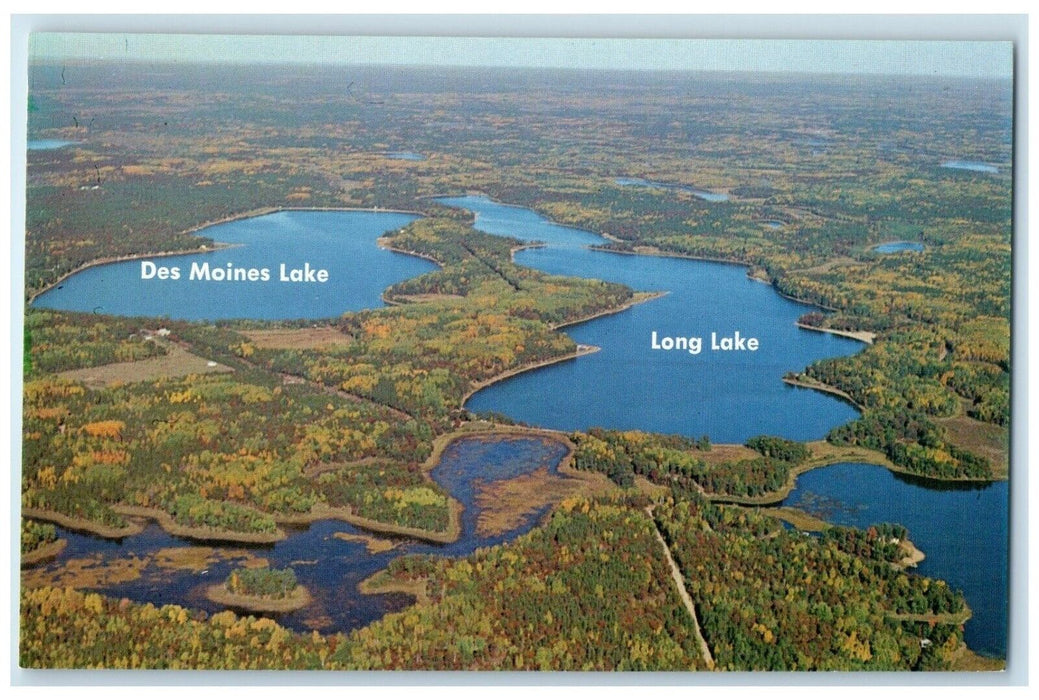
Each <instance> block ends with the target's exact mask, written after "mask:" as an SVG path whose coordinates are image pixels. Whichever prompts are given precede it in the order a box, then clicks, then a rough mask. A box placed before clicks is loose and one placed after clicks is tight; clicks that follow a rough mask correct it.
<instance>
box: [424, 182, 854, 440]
mask: <svg viewBox="0 0 1039 700" xmlns="http://www.w3.org/2000/svg"><path fill="white" fill-rule="evenodd" d="M437 201H439V202H440V203H442V204H446V205H449V206H456V207H462V208H465V209H468V210H470V211H474V212H475V213H476V224H475V226H476V228H478V229H480V230H482V231H486V232H488V233H496V234H502V235H513V236H516V237H518V238H522V239H524V240H541V241H545V242H547V243H548V244H549V245H548V246H547V247H545V248H533V249H529V250H524V251H521V252H519V253H518V254H517V255H516V262H517V263H519V264H521V265H525V266H528V267H533V268H536V269H538V270H542V271H544V272H548V273H552V274H560V275H572V276H577V277H587V278H595V279H604V280H608V281H611V282H621V283H623V284H627V285H629V286H631V287H632V288H634V289H636V290H640V291H667V292H668V294H667V295H666V296H663V297H660V298H658V299H654V300H652V301H649V302H646V303H643V304H638V305H636V306H634V307H632V308H631V309H629V310H628V311H625V312H623V313H619V314H614V315H611V316H604V317H601V318H598V319H594V320H592V321H589V322H586V323H582V324H580V325H577V326H571V327H569V328H567V329H566V333H567V334H568V335H570V336H571V337H572V338H573V339H574V340H576V341H577V342H578V343H583V344H587V345H595V346H598V347H601V348H602V350H601V351H600V352H597V353H594V354H591V355H585V356H583V357H579V358H577V359H575V360H572V361H568V362H562V363H559V364H555V365H551V366H548V367H544V368H542V369H538V370H535V371H533V372H526V373H524V374H520V375H517V376H515V377H512V378H510V379H507V380H505V381H503V382H499V383H497V384H493V385H491V386H490V387H488V388H486V389H483V390H482V391H480V392H478V393H476V394H475V395H474V396H473V397H472V398H471V399H470V400H469V401H468V403H467V404H466V406H467V408H469V409H470V410H472V411H495V412H500V413H504V414H506V415H508V416H511V417H512V418H515V419H517V420H520V421H523V422H526V423H529V424H532V425H538V426H543V427H548V428H556V429H561V430H579V429H587V428H589V427H593V426H600V427H608V428H618V429H623V430H628V429H636V428H638V429H642V430H651V431H654V432H662V433H681V434H684V435H689V436H693V437H699V436H700V435H704V434H707V435H710V437H711V439H712V440H714V441H715V442H743V441H745V440H746V439H747V438H750V437H753V436H754V435H760V434H765V433H767V434H773V435H782V436H785V437H787V438H790V439H795V440H816V439H819V438H822V437H824V436H825V435H826V433H827V432H828V431H829V430H830V429H831V428H833V427H835V426H837V425H840V424H842V423H846V422H847V421H849V420H853V419H854V418H856V417H857V415H858V413H857V411H856V410H855V409H854V408H853V407H852V406H850V405H849V404H847V403H844V402H843V401H840V400H839V399H837V398H835V397H833V396H830V395H827V394H822V393H819V392H816V391H811V390H807V389H801V388H798V387H793V386H790V385H787V384H785V383H784V382H783V381H782V377H783V374H784V373H786V372H788V371H791V370H795V371H799V370H801V369H802V368H803V367H805V366H806V365H808V364H809V363H811V362H812V361H813V360H815V359H818V358H823V357H833V356H836V355H847V354H851V353H854V352H857V351H859V350H860V349H861V348H862V347H863V345H862V344H861V343H859V342H857V341H854V340H851V339H848V338H842V337H839V336H834V335H830V334H825V333H815V332H811V331H806V330H803V329H800V328H798V327H797V326H795V325H794V322H795V321H796V320H797V318H798V317H799V316H801V315H802V314H804V313H806V312H807V311H810V310H811V308H812V307H809V306H805V305H803V304H799V303H796V302H793V301H790V300H788V299H784V298H783V297H781V296H780V295H779V294H777V293H776V292H775V290H774V289H773V288H771V287H770V286H768V285H765V284H762V283H760V282H755V281H753V280H750V279H748V278H747V274H746V270H745V268H743V267H740V266H735V265H723V264H718V263H709V262H703V261H697V260H687V259H682V258H666V257H651V256H636V255H621V254H615V253H606V252H602V251H594V250H589V249H587V248H585V247H583V246H587V245H596V244H602V243H605V242H606V241H605V239H603V238H602V237H600V236H598V235H596V234H593V233H590V232H588V231H581V230H579V229H574V228H569V227H565V226H560V225H558V224H554V223H552V222H550V221H548V220H546V219H544V218H542V217H540V216H538V215H537V214H535V213H534V212H532V211H530V210H528V209H522V208H518V207H510V206H504V205H501V204H498V203H496V202H493V201H491V200H489V199H487V198H485V197H473V196H469V197H453V198H440V199H438V200H437ZM654 331H656V332H657V334H658V339H659V338H662V337H664V336H670V337H677V336H686V337H689V336H694V337H701V338H702V339H703V341H702V343H703V345H702V350H701V352H700V354H698V355H693V354H690V353H689V352H687V351H675V350H672V351H664V350H653V349H652V348H651V340H652V333H653V332H654ZM735 331H739V332H740V334H741V336H743V337H744V338H750V337H754V338H757V339H758V340H759V343H760V347H759V349H758V350H757V351H754V352H751V351H731V352H725V351H713V350H711V349H710V344H711V334H712V332H713V333H716V334H717V337H718V338H721V337H722V336H728V335H730V334H733V333H734V332H735ZM719 343H720V341H719Z"/></svg>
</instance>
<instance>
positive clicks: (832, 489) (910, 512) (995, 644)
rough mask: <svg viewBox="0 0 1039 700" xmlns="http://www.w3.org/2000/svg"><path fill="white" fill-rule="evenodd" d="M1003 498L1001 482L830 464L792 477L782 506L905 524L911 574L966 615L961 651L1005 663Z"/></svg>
mask: <svg viewBox="0 0 1039 700" xmlns="http://www.w3.org/2000/svg"><path fill="white" fill-rule="evenodd" d="M1008 497H1009V490H1008V484H1007V482H1005V481H997V482H994V483H989V484H970V483H957V482H939V481H931V480H924V479H916V478H912V477H907V476H902V475H898V474H893V473H892V472H890V471H888V470H887V469H884V468H883V467H878V466H874V465H872V464H836V465H834V466H831V467H823V468H821V469H815V470H812V471H810V472H807V473H805V474H802V475H801V476H799V477H798V478H797V486H796V488H794V490H793V491H792V492H791V493H790V496H789V497H787V499H786V500H785V501H783V505H787V506H793V507H795V508H801V509H802V510H805V511H807V512H809V513H811V514H812V515H816V516H817V517H820V518H822V519H824V520H826V521H828V522H831V523H834V524H837V525H849V526H854V527H860V528H866V527H869V526H870V525H875V524H877V523H883V522H888V523H901V524H902V525H905V526H906V527H907V528H908V529H909V539H911V540H912V541H913V543H914V544H915V545H916V546H917V547H918V548H919V549H921V550H922V551H923V552H924V555H925V556H926V558H925V559H924V560H923V561H922V562H920V565H919V567H918V569H916V570H917V571H918V572H919V573H921V574H923V575H925V576H932V577H935V578H940V579H944V580H945V581H946V582H948V583H949V585H951V586H953V587H954V588H958V589H960V590H962V591H963V592H964V595H966V597H967V603H968V604H969V605H970V608H971V610H972V611H973V613H974V615H973V617H972V618H971V619H970V620H969V621H968V622H967V625H966V627H965V628H964V634H965V636H966V640H967V644H968V646H970V648H971V649H973V650H974V651H977V652H980V653H983V654H987V655H993V656H999V657H1005V656H1006V650H1007V548H1008V545H1007V542H1008V540H1007V528H1008V523H1007V509H1008V507H1009V503H1008Z"/></svg>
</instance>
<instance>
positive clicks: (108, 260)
mask: <svg viewBox="0 0 1039 700" xmlns="http://www.w3.org/2000/svg"><path fill="white" fill-rule="evenodd" d="M283 211H328V212H335V211H358V212H370V213H387V214H410V215H412V216H419V217H426V216H429V214H428V213H424V212H420V211H411V210H407V209H380V208H378V207H278V206H274V207H260V208H258V209H250V210H249V211H246V212H242V213H240V214H232V215H230V216H225V217H223V218H220V219H212V220H210V221H206V222H203V223H201V224H198V225H197V226H192V227H190V228H186V229H184V230H182V231H178V232H177V233H175V234H173V235H175V236H183V235H187V234H198V232H199V231H202V230H204V229H207V228H210V227H212V226H218V225H220V224H229V223H231V222H234V221H243V220H245V219H256V218H259V217H261V216H268V215H270V214H277V213H279V212H283ZM202 245H203V246H204V247H201V248H185V249H182V250H169V251H162V252H158V253H147V252H145V253H127V254H126V255H113V256H108V257H103V258H96V259H94V260H90V261H88V262H85V263H83V264H82V265H79V266H78V267H76V268H75V269H74V270H71V271H69V272H66V273H65V274H63V275H62V276H61V277H59V278H58V279H56V280H55V281H53V282H50V283H48V284H47V285H46V286H44V287H43V288H42V289H40V290H38V291H35V292H33V293H32V294H30V295H29V297H28V299H27V300H26V305H27V306H31V305H32V303H33V302H34V301H36V298H37V297H39V296H40V295H41V294H44V293H45V292H49V291H50V290H51V289H54V288H55V287H57V286H58V285H60V284H61V283H62V282H64V281H65V280H67V279H68V278H69V277H72V276H73V275H75V274H77V273H80V272H83V271H84V270H89V269H90V268H92V267H99V266H101V265H110V264H112V263H119V262H131V261H133V260H144V259H146V258H168V257H172V256H177V255H196V254H199V253H213V252H216V251H219V250H226V249H228V248H235V247H238V245H240V244H229V243H221V242H220V241H215V240H214V241H213V245H212V246H208V245H206V244H202ZM419 257H422V256H419ZM437 264H438V265H439V263H437Z"/></svg>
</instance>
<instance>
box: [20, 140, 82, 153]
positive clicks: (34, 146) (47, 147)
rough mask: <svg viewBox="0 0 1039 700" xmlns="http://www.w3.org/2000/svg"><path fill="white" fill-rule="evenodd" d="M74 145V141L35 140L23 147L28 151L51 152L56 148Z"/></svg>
mask: <svg viewBox="0 0 1039 700" xmlns="http://www.w3.org/2000/svg"><path fill="white" fill-rule="evenodd" d="M75 143H76V142H75V141H59V140H58V139H37V140H35V141H29V142H27V143H26V144H25V147H26V148H27V149H29V150H30V151H53V150H54V149H57V148H64V147H65V146H72V145H74V144H75Z"/></svg>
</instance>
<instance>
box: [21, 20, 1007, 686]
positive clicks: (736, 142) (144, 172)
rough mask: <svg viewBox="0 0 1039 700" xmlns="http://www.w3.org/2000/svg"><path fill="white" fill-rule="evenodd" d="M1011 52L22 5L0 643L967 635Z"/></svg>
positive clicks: (996, 420)
mask: <svg viewBox="0 0 1039 700" xmlns="http://www.w3.org/2000/svg"><path fill="white" fill-rule="evenodd" d="M1013 55H1014V45H1013V43H1011V42H995V41H950V42H938V41H850V40H839V41H838V40H825V41H824V40H798V41H792V40H753V41H751V40H702V39H682V40H678V39H669V40H650V39H642V40H635V39H624V40H622V39H565V40H564V39H548V38H542V39H533V38H532V39H518V38H448V37H390V36H387V37H357V36H322V37H318V36H247V35H233V36H232V35H228V36H223V35H206V36H204V35H185V34H176V35H175V34H165V35H162V34H57V33H35V34H33V35H32V36H31V37H30V40H29V56H28V86H29V87H28V102H27V110H28V127H27V133H26V134H25V139H26V158H27V170H26V176H25V178H26V192H25V197H26V204H25V232H24V233H25V289H24V294H25V304H24V319H23V321H22V325H23V327H24V337H25V342H24V358H23V415H22V433H21V441H22V451H21V455H22V462H21V472H20V474H21V492H20V504H14V505H15V511H16V512H17V509H18V508H19V507H20V513H21V521H20V522H21V525H20V527H21V552H20V560H21V589H20V593H19V602H18V608H19V610H18V614H19V632H18V635H19V638H18V650H17V654H18V665H19V666H20V667H22V668H24V669H45V670H49V669H70V668H71V669H169V670H174V669H182V670H240V669H263V670H327V671H358V670H386V671H393V670H424V671H433V670H469V671H518V670H521V671H563V670H567V671H570V670H574V671H602V672H616V671H687V672H690V673H696V674H710V673H715V672H721V671H761V672H769V671H820V670H826V671H912V672H930V671H983V672H993V671H1001V670H1004V669H1005V667H1006V658H1007V647H1008V642H1007V640H1008V635H1007V628H1008V594H1007V590H1008V586H1007V580H1008V527H1009V525H1008V521H1009V519H1008V513H1009V507H1008V503H1009V494H1010V491H1009V484H1010V460H1009V438H1008V434H1009V428H1010V386H1011V363H1010V317H1011V256H1012V246H1011V244H1012V233H1013V224H1014V221H1013V216H1012V192H1013V186H1014V162H1013V154H1014V119H1013V117H1014V77H1015V76H1014V68H1013V66H1014V64H1013Z"/></svg>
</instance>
